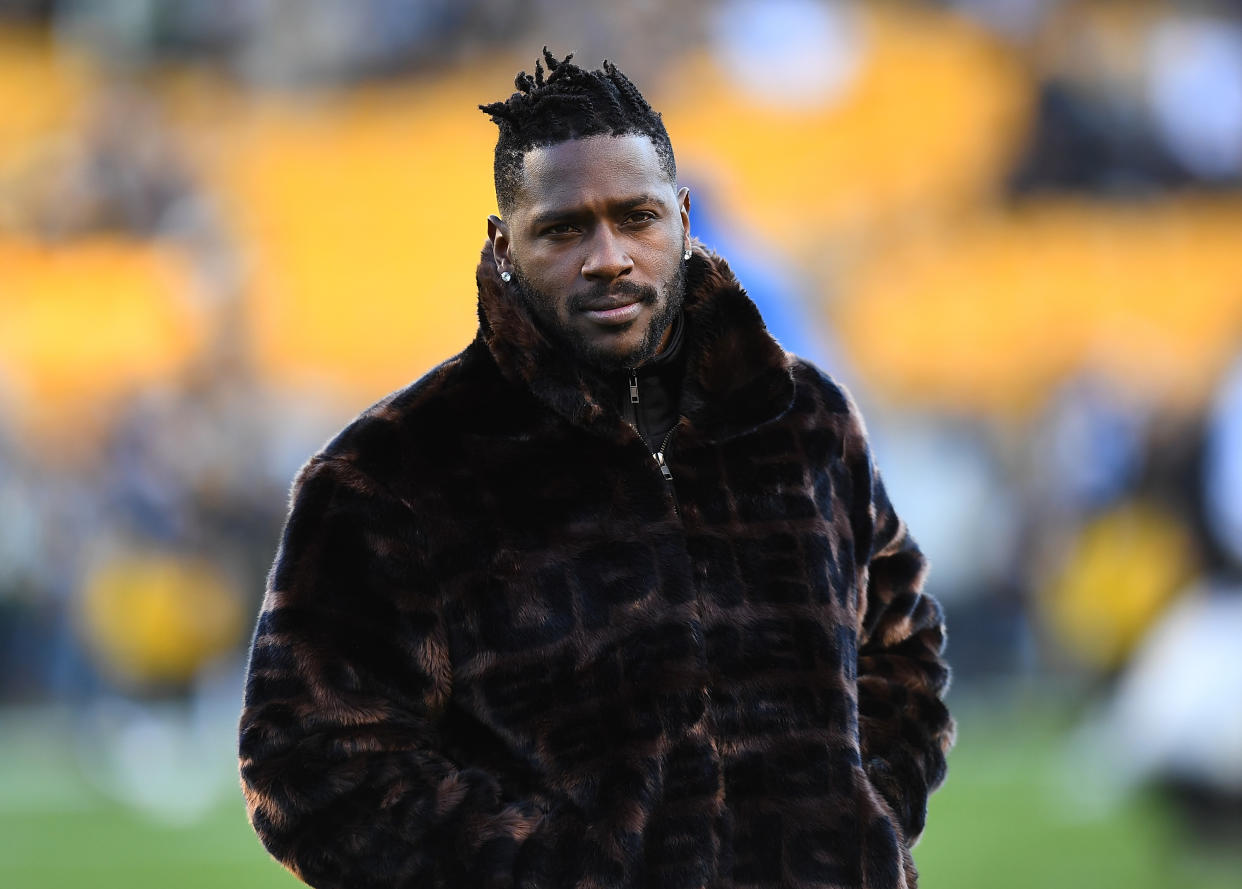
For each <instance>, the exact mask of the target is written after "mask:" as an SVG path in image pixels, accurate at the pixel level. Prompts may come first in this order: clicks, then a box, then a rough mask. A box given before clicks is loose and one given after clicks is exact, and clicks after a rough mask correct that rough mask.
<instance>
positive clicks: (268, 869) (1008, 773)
mask: <svg viewBox="0 0 1242 889" xmlns="http://www.w3.org/2000/svg"><path fill="white" fill-rule="evenodd" d="M958 714H959V722H960V730H959V744H958V747H957V749H956V750H955V751H954V753H953V757H952V759H951V771H950V778H949V781H948V783H947V784H946V786H945V787H944V789H943V790H941V791H940V792H939V793H938V794H937V795H936V796H935V797H934V799H933V802H932V806H931V814H930V818H929V822H928V823H929V826H928V830H927V832H926V834H925V835H924V838H923V841H922V842H921V843H920V844H919V846H918V848H917V849H916V851H915V859H916V861H917V862H918V864H919V868H920V870H921V872H922V874H923V880H922V884H921V885H922V886H923V887H924V889H974V887H1005V889H1028V887H1029V889H1035V887H1038V889H1048V887H1077V886H1081V887H1092V889H1110V887H1117V889H1123V887H1124V889H1168V887H1173V886H1176V887H1179V889H1237V887H1239V886H1242V851H1239V852H1236V853H1234V854H1233V855H1232V856H1231V855H1230V854H1229V853H1226V852H1223V851H1222V850H1221V849H1220V847H1219V845H1218V846H1217V847H1215V849H1212V850H1209V849H1207V848H1198V847H1196V846H1195V845H1194V844H1193V841H1192V839H1191V838H1190V837H1188V836H1187V835H1186V832H1185V830H1184V828H1183V827H1182V826H1181V824H1180V822H1179V820H1178V818H1177V816H1176V813H1175V812H1174V811H1173V810H1172V809H1171V808H1170V807H1169V806H1167V805H1166V804H1165V803H1164V802H1163V801H1162V800H1161V799H1160V798H1158V797H1157V796H1155V795H1145V796H1139V797H1135V798H1129V799H1127V800H1125V802H1124V804H1122V805H1120V806H1116V807H1111V808H1103V809H1101V808H1100V807H1090V808H1091V809H1092V811H1091V812H1090V813H1084V812H1081V811H1075V809H1076V808H1081V806H1078V807H1076V806H1074V805H1071V804H1068V803H1067V802H1066V797H1067V795H1071V794H1067V792H1066V790H1067V782H1068V780H1069V779H1067V777H1066V769H1065V765H1064V752H1065V748H1064V745H1063V743H1062V733H1061V731H1060V729H1059V727H1058V720H1057V719H1056V718H1055V717H1054V716H1053V715H1051V714H1050V713H1049V711H1047V710H1046V709H1042V708H1033V709H1023V708H1016V707H1015V708H1011V709H1010V710H1009V711H1008V712H1005V713H998V712H996V711H995V708H991V709H989V708H984V707H980V706H978V705H976V706H975V707H972V708H964V707H963V708H958ZM72 727H73V720H72V718H69V717H66V716H65V715H64V714H61V715H60V716H57V717H55V718H50V717H48V715H47V714H31V713H28V712H23V713H14V712H7V713H6V712H0V750H2V751H3V759H2V762H0V887H4V889H67V887H81V886H90V887H93V889H113V887H117V889H119V887H125V889H146V887H161V889H165V887H177V889H208V887H211V889H219V887H227V889H281V887H284V889H290V887H294V886H297V885H300V884H299V883H298V882H297V881H296V880H295V879H293V878H292V877H291V876H289V875H287V874H286V873H284V872H283V871H282V870H281V868H280V867H279V866H278V865H276V864H275V863H274V862H273V861H271V860H270V859H269V858H268V857H267V855H266V853H265V852H264V851H263V850H262V848H261V847H260V846H259V843H258V841H257V840H256V839H255V837H254V836H253V834H252V833H251V832H250V828H249V826H248V825H247V824H246V820H245V815H244V813H243V809H242V804H241V798H240V793H239V792H238V791H237V790H236V782H235V779H234V778H233V764H232V754H231V750H230V749H229V747H228V745H226V744H221V745H219V749H218V750H216V749H212V751H211V753H210V754H209V756H208V757H207V758H208V760H209V761H208V762H198V763H197V764H196V767H198V768H206V769H207V770H208V771H209V772H212V773H214V774H217V775H218V783H215V784H214V785H213V788H214V789H213V795H214V802H212V803H210V804H209V805H207V806H206V807H205V809H204V810H203V811H202V812H200V813H198V814H196V815H195V816H194V817H192V818H186V817H185V816H183V817H182V818H180V819H178V823H172V821H171V820H170V819H169V818H168V817H162V816H159V815H155V814H152V813H151V812H150V811H148V812H146V813H144V812H143V811H141V810H138V809H136V808H134V807H130V806H125V805H122V804H121V803H119V802H116V801H115V799H114V797H113V796H112V795H110V794H108V793H106V792H104V791H103V790H101V789H99V788H98V787H97V786H96V785H97V784H98V782H97V781H91V780H88V779H87V777H86V775H87V774H88V772H89V770H88V769H86V768H84V767H83V765H82V763H83V761H84V757H83V755H82V749H83V747H82V744H81V743H80V742H79V741H75V740H74V738H73V736H72V731H73V728H72ZM221 734H222V736H223V735H225V734H227V732H222V733H221ZM85 759H89V757H85ZM216 780H217V779H215V778H213V781H216ZM170 792H174V791H170ZM1236 846H1238V847H1242V838H1239V842H1238V843H1237V844H1236Z"/></svg>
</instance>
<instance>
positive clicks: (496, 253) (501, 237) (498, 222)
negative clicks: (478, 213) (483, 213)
mask: <svg viewBox="0 0 1242 889" xmlns="http://www.w3.org/2000/svg"><path fill="white" fill-rule="evenodd" d="M487 239H488V240H489V241H491V242H492V259H494V260H495V261H496V271H498V272H506V271H512V270H513V263H512V262H510V260H509V243H510V242H509V226H508V225H507V224H506V223H505V221H504V220H503V219H501V218H500V217H499V216H489V217H487Z"/></svg>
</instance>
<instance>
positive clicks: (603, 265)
mask: <svg viewBox="0 0 1242 889" xmlns="http://www.w3.org/2000/svg"><path fill="white" fill-rule="evenodd" d="M633 268H634V262H633V261H632V260H631V259H630V255H629V253H628V252H627V251H626V249H625V245H624V243H622V241H621V239H620V238H619V237H617V233H616V232H614V231H612V229H611V228H610V227H609V226H606V225H601V226H599V227H597V228H596V231H595V233H594V236H593V237H592V238H591V239H590V241H589V242H588V243H587V253H586V257H585V258H584V259H583V261H582V277H584V278H586V279H587V280H594V281H612V280H615V279H616V278H620V277H621V276H622V275H628V274H629V273H630V271H631V270H632V269H633Z"/></svg>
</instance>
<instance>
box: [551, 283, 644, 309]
mask: <svg viewBox="0 0 1242 889" xmlns="http://www.w3.org/2000/svg"><path fill="white" fill-rule="evenodd" d="M619 296H622V297H629V298H633V299H636V300H637V301H638V302H641V303H646V304H648V305H652V304H654V303H655V302H656V300H657V299H658V298H659V294H658V293H657V292H656V289H655V288H654V287H651V286H650V285H643V284H635V283H634V282H633V281H612V282H609V281H600V282H598V283H597V284H595V285H593V286H592V287H591V289H590V290H585V291H583V292H582V293H575V294H574V295H573V296H572V297H570V299H569V308H570V310H571V311H575V312H582V311H586V310H587V309H588V308H590V307H591V306H592V305H593V304H596V303H599V302H601V301H604V300H607V299H615V298H616V297H619Z"/></svg>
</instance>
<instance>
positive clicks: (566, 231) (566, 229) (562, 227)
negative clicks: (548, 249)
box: [540, 222, 578, 237]
mask: <svg viewBox="0 0 1242 889" xmlns="http://www.w3.org/2000/svg"><path fill="white" fill-rule="evenodd" d="M577 231H578V227H577V226H575V225H574V224H573V223H572V222H554V223H552V224H551V225H545V226H544V227H543V231H542V232H540V234H543V235H545V236H547V237H563V236H565V235H572V234H575V233H577Z"/></svg>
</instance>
